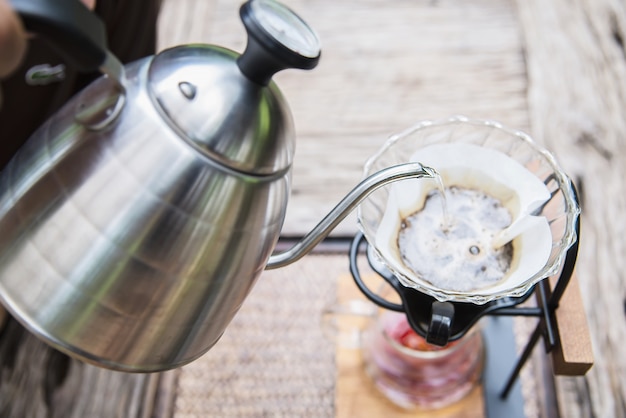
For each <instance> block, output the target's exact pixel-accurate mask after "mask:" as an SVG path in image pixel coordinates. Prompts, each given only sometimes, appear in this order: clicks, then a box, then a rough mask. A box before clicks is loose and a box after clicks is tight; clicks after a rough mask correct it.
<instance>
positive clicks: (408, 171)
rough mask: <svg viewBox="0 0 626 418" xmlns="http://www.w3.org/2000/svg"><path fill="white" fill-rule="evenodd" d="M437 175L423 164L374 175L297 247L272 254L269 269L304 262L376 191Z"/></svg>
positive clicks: (338, 205)
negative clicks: (313, 250)
mask: <svg viewBox="0 0 626 418" xmlns="http://www.w3.org/2000/svg"><path fill="white" fill-rule="evenodd" d="M433 174H434V170H433V169H431V168H428V167H424V166H423V165H422V164H420V163H406V164H400V165H396V166H393V167H389V168H385V169H383V170H381V171H378V172H376V173H374V174H372V175H371V176H369V177H367V178H366V179H364V180H363V181H362V182H361V183H359V184H358V185H357V186H356V187H355V188H354V189H352V191H350V193H348V195H347V196H346V197H344V198H343V199H342V200H341V201H340V202H339V203H338V204H337V206H335V207H334V209H333V210H331V211H330V213H329V214H328V215H326V217H324V219H322V221H321V222H320V223H319V224H317V226H315V228H313V229H312V230H311V231H310V232H309V233H308V234H306V235H305V236H304V237H303V238H302V240H300V241H299V242H298V243H296V245H294V246H293V247H292V248H291V249H289V250H287V251H285V252H282V253H278V254H272V256H271V257H270V259H269V261H268V263H267V266H266V267H265V269H266V270H271V269H275V268H279V267H283V266H286V265H288V264H291V263H293V262H295V261H297V260H299V259H300V258H302V257H303V256H304V255H306V254H307V253H308V252H309V251H311V249H312V248H313V247H315V246H316V245H317V244H318V243H319V242H320V241H322V240H323V239H324V238H325V237H326V236H327V235H328V234H329V233H330V232H331V231H332V230H333V229H334V228H335V227H336V226H337V225H338V224H339V223H340V222H341V221H343V220H344V218H345V217H346V216H348V214H349V213H350V212H352V210H353V209H354V208H356V207H357V206H358V205H359V204H360V203H361V202H362V201H363V200H364V199H365V198H366V197H367V196H369V195H370V194H371V193H372V192H373V191H374V190H376V189H378V188H380V187H382V186H385V185H387V184H389V183H393V182H395V181H398V180H405V179H409V178H420V177H429V178H432V177H433Z"/></svg>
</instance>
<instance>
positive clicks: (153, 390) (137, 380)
mask: <svg viewBox="0 0 626 418" xmlns="http://www.w3.org/2000/svg"><path fill="white" fill-rule="evenodd" d="M175 373H176V372H167V373H161V374H158V373H154V374H130V373H120V372H113V371H110V370H106V369H101V368H98V367H95V366H91V365H88V364H85V363H82V362H79V361H77V360H73V359H71V358H69V357H67V356H66V355H64V354H62V353H60V352H58V351H56V350H53V349H51V348H50V347H48V346H47V345H45V344H44V343H43V342H41V341H39V340H38V339H36V338H35V337H34V336H33V335H32V334H30V333H28V332H27V331H26V330H25V329H24V328H23V327H22V326H21V325H20V324H18V323H17V322H16V321H15V320H14V319H9V320H8V321H7V323H6V325H5V326H4V328H3V329H2V331H1V332H0V416H2V417H63V418H74V417H75V418H84V417H124V418H126V417H137V418H148V417H160V416H163V417H169V416H171V406H168V405H167V400H168V399H167V397H166V398H160V397H157V394H158V393H160V392H162V391H163V389H164V388H166V387H172V386H173V382H172V380H173V379H175ZM168 395H169V396H171V394H168Z"/></svg>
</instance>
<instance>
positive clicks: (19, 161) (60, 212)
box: [0, 47, 293, 371]
mask: <svg viewBox="0 0 626 418" xmlns="http://www.w3.org/2000/svg"><path fill="white" fill-rule="evenodd" d="M203 49H204V50H203ZM164 54H165V56H167V55H176V56H177V57H178V58H180V59H182V60H186V61H189V60H190V59H192V58H190V56H191V57H195V58H193V59H197V58H198V56H202V55H204V56H202V59H207V56H206V55H210V56H211V57H210V59H213V60H216V58H215V57H214V55H217V56H218V58H217V60H218V61H219V62H220V63H221V65H223V66H228V65H232V66H233V68H232V71H222V72H221V75H220V77H221V78H222V80H221V82H222V83H224V84H227V85H230V86H231V88H230V89H225V88H224V86H223V85H222V87H221V88H220V89H219V92H216V91H214V90H215V89H212V87H211V86H212V85H214V84H213V83H214V82H215V81H216V80H211V79H210V77H207V75H206V74H203V77H204V79H205V80H204V84H200V83H199V82H197V80H192V81H191V82H190V81H189V79H184V80H182V81H183V82H185V83H189V84H186V85H187V86H189V85H193V88H195V89H196V91H195V97H194V98H193V99H192V100H190V99H188V98H187V97H185V93H186V94H187V95H188V94H189V92H188V91H187V92H185V91H182V92H181V91H178V92H177V93H178V95H180V96H181V100H180V102H181V106H182V107H183V108H178V109H174V108H173V107H169V108H167V109H165V110H164V107H167V105H162V104H159V103H158V98H162V97H163V94H162V93H163V92H161V94H159V95H157V94H156V93H158V92H155V91H154V90H152V89H151V88H145V86H146V85H149V83H150V81H154V80H151V79H150V76H151V75H152V76H155V74H154V73H155V72H158V70H159V69H158V66H159V63H160V59H159V58H160V57H159V58H154V57H150V58H147V59H144V60H141V61H138V62H136V63H133V64H131V65H129V66H127V68H126V71H127V77H128V79H130V80H133V83H129V85H128V87H127V89H126V92H125V98H124V100H125V101H126V102H127V103H132V104H133V105H132V106H129V105H128V104H126V105H124V106H123V108H122V109H121V110H120V111H119V112H120V113H119V114H118V115H116V119H115V120H114V121H113V122H111V123H110V124H109V125H107V126H105V127H104V128H101V129H95V130H94V129H90V128H89V127H85V126H83V125H82V124H81V123H79V122H77V121H76V115H77V113H78V112H80V111H81V109H82V108H83V107H85V106H86V105H85V103H92V102H93V96H94V94H93V93H92V91H95V92H98V91H99V90H100V89H101V87H102V86H103V85H106V84H107V83H108V81H107V79H106V78H102V79H100V80H98V81H97V82H95V83H94V84H93V85H91V86H89V87H88V88H87V89H86V90H84V91H83V92H82V93H80V94H79V95H78V96H77V97H75V98H74V99H73V100H72V101H71V102H69V103H68V104H67V105H66V106H65V107H64V108H63V109H62V110H61V111H60V112H59V113H58V114H57V115H55V117H54V118H52V119H51V120H49V121H48V122H47V123H46V124H45V125H43V126H42V127H41V128H40V129H39V130H38V131H37V132H36V134H35V135H34V136H33V138H31V139H30V140H29V142H28V143H27V145H26V146H25V147H24V148H22V149H21V150H20V151H19V152H18V154H17V155H16V156H15V157H14V158H13V160H12V161H11V163H10V164H9V166H8V167H7V168H6V169H5V171H4V173H3V175H2V178H1V181H2V183H1V186H0V188H1V191H2V194H1V196H0V215H1V216H0V230H2V231H3V234H2V236H1V237H0V266H1V268H0V290H1V294H2V295H3V300H4V303H5V304H6V305H7V307H8V308H9V309H10V310H11V311H12V312H14V313H15V314H16V316H17V317H18V318H20V320H21V321H22V322H24V323H25V325H26V326H27V327H28V328H29V329H31V330H33V331H34V332H35V333H37V334H39V335H40V336H42V337H44V338H45V339H46V340H47V341H48V342H49V343H51V344H52V345H53V346H55V347H57V348H60V349H63V350H64V351H70V352H72V353H73V354H74V355H76V354H78V355H79V356H80V357H82V358H83V359H84V360H87V361H97V362H98V363H101V364H105V365H107V366H108V367H111V368H113V369H119V370H127V371H137V370H140V371H156V370H162V369H164V368H171V367H177V366H180V365H182V364H185V363H187V362H189V361H191V360H193V359H195V358H196V357H198V356H200V355H201V354H203V353H204V352H205V351H206V350H208V349H209V348H210V347H211V346H212V345H213V344H214V343H215V342H216V341H217V340H218V339H219V337H220V336H221V334H222V332H223V331H224V329H225V328H226V325H227V324H228V323H229V322H230V320H231V319H232V317H233V316H234V314H235V313H236V312H237V309H238V308H239V306H240V305H241V304H242V302H243V300H244V298H245V296H246V295H247V293H248V292H249V290H250V289H251V287H252V285H253V283H254V282H255V280H256V279H257V277H258V276H259V274H260V273H261V272H262V271H263V269H264V267H265V264H266V262H267V260H268V258H269V256H270V254H271V251H272V249H273V247H274V245H275V243H276V241H277V239H278V236H279V232H280V228H281V226H282V223H283V219H284V215H285V210H286V205H287V197H288V194H289V183H290V174H289V173H290V167H291V159H292V156H293V144H292V143H293V129H292V122H291V116H290V114H289V113H288V109H287V107H286V106H285V105H284V103H283V100H282V96H281V95H280V94H279V93H278V91H277V89H276V87H275V86H274V85H270V86H268V87H263V86H258V85H254V83H252V82H250V81H247V80H238V82H234V81H232V80H231V81H230V82H229V81H228V80H227V79H225V77H226V76H225V75H224V74H230V76H231V77H242V78H243V76H241V74H240V72H238V71H236V68H235V67H236V66H235V64H234V61H233V60H231V59H228V56H229V55H230V53H229V52H228V51H225V50H219V49H218V50H217V52H216V51H215V50H214V49H213V48H211V49H206V48H202V47H200V51H198V50H197V49H194V48H191V49H190V48H182V47H181V48H179V49H175V50H171V51H165V52H164ZM222 55H224V57H222ZM229 62H230V64H229ZM192 66H193V65H192ZM169 74H170V75H169V76H170V77H173V79H174V80H176V83H175V86H174V88H175V89H176V90H179V89H180V86H179V85H178V84H179V83H180V81H179V80H180V79H179V78H176V77H175V76H172V75H171V71H170V73H169ZM242 82H243V83H244V88H242V87H240V86H241V83H242ZM159 86H160V87H163V84H159ZM203 94H206V96H207V97H206V100H203V98H202V95H203ZM95 95H97V93H96V94H95ZM150 96H152V97H150ZM216 96H217V97H216ZM223 96H227V97H223ZM177 100H178V98H176V99H172V101H173V102H176V101H177ZM172 101H170V104H171V102H172ZM194 101H200V102H203V104H202V106H203V107H204V109H203V110H204V111H205V115H206V116H205V117H203V120H204V124H203V125H202V126H200V127H198V128H197V129H196V131H195V132H194V133H193V135H194V136H193V139H191V137H190V134H188V133H186V134H183V133H182V131H181V126H180V125H181V124H184V123H195V122H190V121H189V120H188V119H187V120H184V121H182V122H181V121H180V120H181V118H183V117H185V116H187V117H188V116H189V115H188V113H187V114H186V112H185V109H184V105H185V104H188V103H193V104H192V105H196V103H194ZM229 102H230V103H229ZM211 103H214V107H213V108H211ZM226 104H229V106H230V110H228V109H226V108H225V107H226ZM259 108H265V109H269V110H268V112H269V111H271V112H272V118H267V119H263V118H264V117H267V115H266V114H264V113H259V112H258V111H257V109H259ZM235 110H236V112H237V114H238V115H239V116H240V117H239V118H237V119H236V126H232V123H233V122H232V120H233V119H232V118H224V117H221V116H222V115H219V114H218V115H217V116H215V117H211V116H212V115H215V114H216V113H219V112H222V114H223V113H224V112H226V113H227V112H229V111H231V112H234V111H235ZM166 112H169V114H166ZM176 114H180V115H182V116H180V117H177V116H176ZM173 117H174V118H175V119H176V121H174V119H172V118H173ZM225 124H226V125H225ZM199 125H200V124H199ZM202 129H204V131H202ZM201 131H202V132H206V133H207V136H210V140H211V141H214V143H213V144H212V143H208V144H203V143H202V142H201V140H202V139H206V137H205V138H202V137H201V136H202V132H201ZM220 132H222V134H221V135H229V137H230V138H231V139H233V138H236V141H237V142H238V143H239V144H238V147H236V152H233V153H232V155H231V154H228V150H223V152H222V154H221V155H222V157H221V160H219V159H218V158H216V157H215V156H214V154H215V153H212V151H211V149H212V147H214V146H215V147H217V146H223V145H224V144H225V143H229V141H228V138H221V140H215V138H216V137H217V136H219V135H220ZM208 133H210V135H208ZM230 142H232V141H230ZM270 142H271V143H274V144H275V145H276V147H274V146H270V147H267V143H270ZM246 143H248V144H254V145H250V146H249V147H247V148H246ZM258 144H266V146H265V147H264V149H265V150H268V149H269V151H263V150H259V145H258ZM255 147H256V148H255ZM233 149H235V147H233ZM245 152H249V153H252V154H254V155H257V156H258V154H262V153H263V152H267V153H270V154H272V155H270V156H269V157H268V158H267V160H268V161H270V160H271V161H272V164H269V163H268V164H265V165H264V164H256V165H255V167H261V168H257V169H256V170H257V172H255V171H254V170H253V169H252V168H247V167H245V166H244V163H243V162H241V163H239V162H238V161H242V160H245V161H249V159H247V158H242V157H241V154H242V153H245ZM276 153H281V155H280V156H278V157H277V156H276ZM238 159H239V160H238ZM226 160H229V161H226ZM246 170H248V172H246ZM259 171H260V172H259ZM69 243H71V244H69ZM68 244H69V245H68Z"/></svg>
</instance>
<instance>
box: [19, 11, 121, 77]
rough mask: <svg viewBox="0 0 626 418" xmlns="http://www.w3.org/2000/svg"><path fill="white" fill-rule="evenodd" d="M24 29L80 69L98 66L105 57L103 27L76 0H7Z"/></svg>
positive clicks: (101, 23)
mask: <svg viewBox="0 0 626 418" xmlns="http://www.w3.org/2000/svg"><path fill="white" fill-rule="evenodd" d="M10 2H11V5H12V6H13V9H14V10H15V11H16V12H17V13H18V14H19V16H20V17H21V19H22V22H23V24H24V27H25V28H26V30H27V31H29V32H32V33H35V34H38V35H41V36H42V37H43V38H44V39H45V40H47V41H48V42H49V43H50V44H51V46H52V47H53V48H54V49H56V50H57V52H59V54H60V55H61V56H62V57H63V58H64V59H65V60H66V61H67V62H68V63H69V64H70V65H72V66H73V67H75V68H76V69H77V70H78V71H81V72H90V71H96V70H98V69H101V67H103V66H104V64H105V62H106V61H107V57H108V55H110V53H109V52H108V47H107V40H106V28H105V26H104V23H103V22H102V20H101V19H100V18H99V17H98V16H96V15H95V14H94V13H92V12H91V11H90V10H89V9H88V8H87V7H86V6H85V5H84V4H83V3H81V2H80V1H78V0H10Z"/></svg>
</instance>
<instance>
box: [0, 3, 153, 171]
mask: <svg viewBox="0 0 626 418" xmlns="http://www.w3.org/2000/svg"><path fill="white" fill-rule="evenodd" d="M160 3H161V0H98V1H97V2H96V10H95V13H96V14H98V15H99V16H100V17H101V18H102V20H103V21H104V23H105V25H106V27H107V33H108V45H109V49H110V50H111V51H112V52H113V54H114V55H116V56H117V57H118V58H119V59H120V60H121V61H122V62H124V63H127V62H131V61H135V60H137V59H139V58H143V57H145V56H148V55H152V54H154V52H155V48H156V34H157V17H158V12H159V8H160ZM42 65H44V66H45V65H49V68H59V67H58V66H59V65H65V64H64V63H63V62H62V60H61V59H60V58H59V57H58V55H56V54H55V53H54V51H53V50H51V49H50V47H49V46H48V45H47V44H46V43H45V41H44V40H42V39H38V38H36V37H34V38H32V39H31V40H30V41H29V48H28V53H27V56H26V59H25V60H24V62H23V64H22V65H21V66H20V68H19V69H18V70H17V71H16V72H15V73H13V74H12V76H11V77H9V78H7V79H5V80H3V81H2V94H3V104H2V108H1V109H0V170H1V169H2V168H3V167H4V166H5V165H6V163H7V162H8V161H9V160H10V159H11V157H12V156H13V154H14V153H15V151H17V149H19V147H21V145H22V144H23V143H24V142H25V141H26V140H27V139H28V138H29V137H30V135H31V134H32V133H33V131H35V129H37V128H38V127H39V126H40V125H41V124H42V123H43V122H44V121H45V120H46V119H48V118H49V117H50V116H51V115H52V114H53V113H54V112H55V111H56V110H57V109H58V108H59V107H61V106H62V105H63V104H64V103H66V102H67V101H68V100H69V99H70V98H71V97H72V96H73V95H74V94H75V93H76V92H78V91H79V90H80V89H82V88H83V87H84V86H86V85H87V84H89V83H90V82H91V81H92V80H93V79H94V78H96V77H98V76H99V75H100V74H98V73H94V74H78V73H76V72H75V71H74V70H73V69H72V68H70V67H68V66H65V69H64V71H63V79H62V80H61V81H51V82H50V83H48V84H36V83H35V84H36V85H33V81H32V77H29V78H30V79H31V81H29V82H28V83H27V82H26V79H27V77H28V76H27V74H28V73H29V70H31V69H33V67H35V68H37V66H42ZM31 72H32V71H31Z"/></svg>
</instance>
